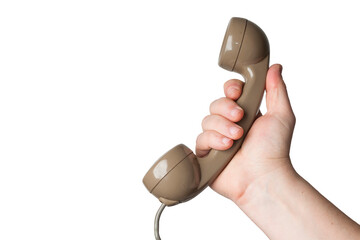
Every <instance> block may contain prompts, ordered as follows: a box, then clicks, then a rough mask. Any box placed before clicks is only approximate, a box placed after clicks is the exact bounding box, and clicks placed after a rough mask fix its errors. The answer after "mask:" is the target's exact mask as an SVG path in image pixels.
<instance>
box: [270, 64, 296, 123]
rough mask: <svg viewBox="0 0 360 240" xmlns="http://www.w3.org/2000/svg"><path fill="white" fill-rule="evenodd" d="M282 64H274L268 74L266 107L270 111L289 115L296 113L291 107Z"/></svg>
mask: <svg viewBox="0 0 360 240" xmlns="http://www.w3.org/2000/svg"><path fill="white" fill-rule="evenodd" d="M281 72H282V66H281V65H280V64H274V65H272V66H271V67H270V68H269V70H268V72H267V76H266V108H267V111H268V113H270V114H272V113H274V114H278V115H279V116H283V117H289V116H293V115H294V113H293V111H292V108H291V104H290V100H289V96H288V93H287V90H286V85H285V83H284V80H283V77H282V75H281Z"/></svg>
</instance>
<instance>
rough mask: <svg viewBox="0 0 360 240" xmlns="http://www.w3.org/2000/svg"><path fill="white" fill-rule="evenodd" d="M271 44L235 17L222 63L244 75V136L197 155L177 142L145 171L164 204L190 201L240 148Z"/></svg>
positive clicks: (255, 106)
mask: <svg viewBox="0 0 360 240" xmlns="http://www.w3.org/2000/svg"><path fill="white" fill-rule="evenodd" d="M269 53H270V50H269V43H268V40H267V37H266V35H265V33H264V32H263V31H262V30H261V29H260V28H259V27H258V26H257V25H255V24H254V23H252V22H250V21H248V20H246V19H243V18H232V19H231V20H230V22H229V25H228V28H227V31H226V33H225V37H224V41H223V44H222V47H221V51H220V55H219V65H220V66H221V67H222V68H224V69H226V70H229V71H234V72H237V73H239V74H241V75H243V77H244V79H245V85H244V88H243V92H242V94H241V97H240V98H239V99H238V100H237V101H236V102H237V104H238V105H239V106H240V107H241V108H243V109H244V112H245V114H244V117H243V119H241V121H239V122H238V123H237V124H238V125H240V126H241V127H242V128H243V130H244V135H243V137H242V138H240V139H239V140H237V141H234V144H233V146H232V147H231V148H230V149H228V150H225V151H217V150H211V151H210V152H209V154H208V155H207V156H205V157H202V158H197V157H196V156H195V155H194V154H193V153H192V151H191V150H190V149H189V148H187V147H186V146H185V145H182V144H180V145H178V146H176V147H174V148H173V149H171V150H170V151H168V152H167V153H166V154H164V155H163V156H162V157H161V158H160V159H159V160H157V161H156V162H155V164H154V165H153V166H152V167H151V168H150V170H149V171H148V172H147V173H146V175H145V177H144V179H143V182H144V184H145V186H146V188H147V189H148V190H149V191H150V192H151V193H152V194H153V195H155V196H156V197H157V198H158V199H159V200H160V201H161V202H162V203H164V204H165V205H167V206H172V205H175V204H178V203H181V202H185V201H188V200H190V199H191V198H193V197H195V196H196V195H197V194H199V193H200V192H201V191H202V190H203V189H205V188H206V187H207V186H208V185H209V184H211V183H212V182H213V181H214V180H215V179H216V177H217V176H218V175H219V174H220V173H221V171H222V170H223V169H224V168H225V167H226V165H227V164H228V163H229V161H230V160H231V159H232V158H233V156H234V155H235V153H236V152H237V151H238V150H239V149H240V147H241V145H242V143H243V141H244V138H245V137H246V134H247V132H248V131H249V129H250V127H251V125H252V124H253V122H254V121H255V118H256V115H257V113H258V110H259V107H260V103H261V100H262V97H263V93H264V90H265V78H266V74H267V70H268V68H269Z"/></svg>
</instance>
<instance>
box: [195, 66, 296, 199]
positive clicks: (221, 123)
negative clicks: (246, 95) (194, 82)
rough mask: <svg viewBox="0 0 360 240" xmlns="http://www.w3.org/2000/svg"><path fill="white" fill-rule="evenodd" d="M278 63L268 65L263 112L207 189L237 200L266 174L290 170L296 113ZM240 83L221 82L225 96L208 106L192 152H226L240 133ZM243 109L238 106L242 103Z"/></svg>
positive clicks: (241, 113)
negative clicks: (201, 129)
mask: <svg viewBox="0 0 360 240" xmlns="http://www.w3.org/2000/svg"><path fill="white" fill-rule="evenodd" d="M281 71H282V67H281V65H279V64H275V65H273V66H271V67H270V68H269V70H268V73H267V77H266V107H267V112H266V114H265V115H263V116H261V114H259V117H258V118H257V119H256V120H255V122H254V124H253V126H252V127H251V129H250V130H249V132H248V134H247V136H246V139H245V141H244V142H243V145H242V147H241V149H240V150H239V151H238V152H237V153H236V155H235V156H234V158H233V159H232V160H231V161H230V163H229V164H228V165H227V167H226V168H225V169H224V170H223V171H222V173H221V174H220V175H219V176H218V178H217V179H216V180H215V181H214V182H213V184H212V185H211V187H212V188H213V189H214V190H215V191H216V192H218V193H219V194H221V195H223V196H225V197H227V198H229V199H231V200H232V201H234V202H235V203H237V204H240V203H241V201H243V200H244V198H246V197H245V192H246V190H247V189H248V188H249V187H251V185H253V184H256V182H258V181H259V180H260V179H262V178H264V177H268V176H269V175H274V174H275V175H276V174H283V173H284V172H287V173H288V172H289V170H290V172H294V173H295V171H294V170H293V168H292V165H291V162H290V157H289V151H290V144H291V138H292V133H293V130H294V126H295V116H294V113H293V111H292V108H291V105H290V101H289V98H288V94H287V90H286V86H285V83H284V81H283V79H282V76H281ZM243 86H244V83H243V82H241V81H240V80H229V81H227V82H226V83H225V84H224V92H225V96H226V97H224V98H220V99H218V100H216V101H214V102H213V103H211V105H210V115H209V116H206V117H205V118H204V120H203V122H202V128H203V132H202V133H201V134H200V135H199V136H198V138H197V141H196V153H197V155H198V156H200V157H202V156H205V155H206V154H207V153H208V152H209V150H210V149H212V148H213V149H217V150H226V149H228V148H230V147H231V146H232V143H233V140H236V139H239V138H241V137H242V135H243V131H242V129H241V128H240V127H241V126H240V127H239V126H237V125H236V124H235V122H238V121H240V120H241V118H242V117H243V115H244V114H246V112H245V113H244V112H243V110H242V109H241V108H239V106H238V105H237V104H236V102H235V101H236V100H237V99H238V98H239V97H240V95H241V91H242V87H243ZM240 107H241V106H240Z"/></svg>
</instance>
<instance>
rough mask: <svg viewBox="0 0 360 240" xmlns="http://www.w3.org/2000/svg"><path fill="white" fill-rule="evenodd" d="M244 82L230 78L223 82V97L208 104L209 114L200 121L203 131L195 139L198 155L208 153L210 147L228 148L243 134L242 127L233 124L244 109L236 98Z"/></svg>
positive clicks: (240, 116) (239, 117)
mask: <svg viewBox="0 0 360 240" xmlns="http://www.w3.org/2000/svg"><path fill="white" fill-rule="evenodd" d="M243 86H244V83H243V82H242V81H240V80H237V79H232V80H229V81H227V82H226V83H225V84H224V92H225V96H226V97H224V98H220V99H218V100H215V101H214V102H212V103H211V105H210V114H211V115H209V116H207V117H205V118H204V120H203V122H202V128H203V133H201V134H200V135H199V136H198V138H197V139H196V155H198V156H199V157H202V156H205V155H206V154H208V152H209V151H210V149H217V150H226V149H229V148H230V147H231V146H232V144H233V140H237V139H239V138H241V137H242V135H243V134H244V131H243V129H242V128H241V127H240V126H238V125H237V124H235V122H238V121H240V120H241V119H242V118H243V116H244V111H243V109H241V107H239V106H238V105H237V103H236V102H235V100H237V99H238V98H239V97H240V95H241V93H242V88H243Z"/></svg>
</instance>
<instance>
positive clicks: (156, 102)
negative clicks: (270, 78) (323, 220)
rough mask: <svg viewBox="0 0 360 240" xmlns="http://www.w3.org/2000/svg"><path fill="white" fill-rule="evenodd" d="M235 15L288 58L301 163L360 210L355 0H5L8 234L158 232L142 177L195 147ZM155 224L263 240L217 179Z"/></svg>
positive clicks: (274, 55)
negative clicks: (168, 156) (165, 157)
mask: <svg viewBox="0 0 360 240" xmlns="http://www.w3.org/2000/svg"><path fill="white" fill-rule="evenodd" d="M233 16H238V17H244V18H247V19H249V20H252V21H253V22H255V23H256V24H258V25H259V26H260V27H261V28H262V29H263V30H264V31H265V33H266V34H267V36H268V38H269V41H270V46H271V60H270V61H271V63H281V64H283V66H284V71H283V75H284V78H285V81H286V84H287V87H288V91H289V95H290V98H291V102H292V105H293V108H294V111H295V114H296V116H297V126H296V129H295V133H294V138H293V143H292V150H291V157H292V161H293V164H294V166H295V168H296V170H297V171H298V172H299V173H300V174H301V175H302V176H303V177H304V178H305V179H307V180H308V181H309V182H310V183H311V184H312V185H313V186H315V187H316V188H317V189H318V190H319V191H320V192H321V193H322V194H324V195H325V196H326V197H327V198H329V199H330V200H331V201H332V202H333V203H334V204H335V205H337V206H338V207H339V208H340V209H341V210H343V211H344V212H345V213H346V214H348V215H349V216H350V217H352V218H353V219H354V220H355V221H357V222H360V206H359V203H360V193H359V182H360V175H359V170H360V164H359V161H360V156H359V137H358V136H359V134H360V127H359V122H360V116H359V114H358V112H359V111H358V109H357V108H358V107H359V90H358V87H359V64H360V59H359V55H360V45H359V42H360V34H359V22H360V15H359V12H358V3H357V2H356V1H345V0H344V1H336V2H335V1H297V2H294V1H240V0H238V1H225V0H223V1H185V0H183V1H156V0H153V1H146V0H142V1H89V0H88V1H79V0H71V1H1V3H0V239H4V240H7V239H37V240H40V239H87V240H88V239H153V218H154V216H155V212H156V211H157V209H158V207H159V205H160V204H159V202H158V200H156V199H155V198H154V197H153V196H152V195H151V194H149V193H148V192H147V190H146V189H145V187H144V186H143V184H142V177H143V175H144V174H145V173H146V171H147V170H148V168H149V167H150V166H151V165H152V164H153V162H154V161H155V160H156V159H157V158H158V157H159V156H160V155H162V154H163V153H164V152H166V151H167V150H168V149H170V148H171V147H173V146H175V145H177V144H178V143H184V144H186V145H187V146H189V147H190V148H192V149H194V146H195V139H196V136H197V135H198V134H199V133H200V131H201V128H200V123H201V120H202V118H203V117H204V116H205V115H207V114H208V106H209V104H210V102H212V101H213V100H215V99H217V98H219V97H221V96H222V95H223V93H222V85H223V83H224V82H225V81H226V80H228V79H230V78H237V77H239V76H237V75H236V74H234V73H230V72H226V71H225V70H223V69H221V68H219V67H218V66H217V58H218V53H219V50H220V46H221V43H222V39H223V36H224V33H225V29H226V26H227V23H228V21H229V19H230V18H231V17H233ZM262 111H265V109H264V108H263V107H262ZM314 224H316V223H314ZM161 235H162V238H163V239H164V240H167V239H172V240H175V239H267V238H266V236H265V235H264V234H263V233H262V232H261V231H260V230H259V229H258V228H257V227H256V226H255V225H254V224H253V223H252V222H251V221H250V220H249V219H248V218H247V217H246V216H245V215H244V214H243V213H242V212H241V211H240V210H239V209H238V208H237V207H236V206H235V204H233V203H231V202H230V201H229V200H227V199H225V198H223V197H221V196H219V195H217V194H216V193H214V192H212V190H210V189H207V190H206V191H204V192H203V193H202V194H201V195H199V196H198V197H197V198H195V199H194V200H192V201H190V202H188V203H185V204H181V205H178V206H176V207H173V208H167V209H165V211H164V214H163V217H162V219H161Z"/></svg>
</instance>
